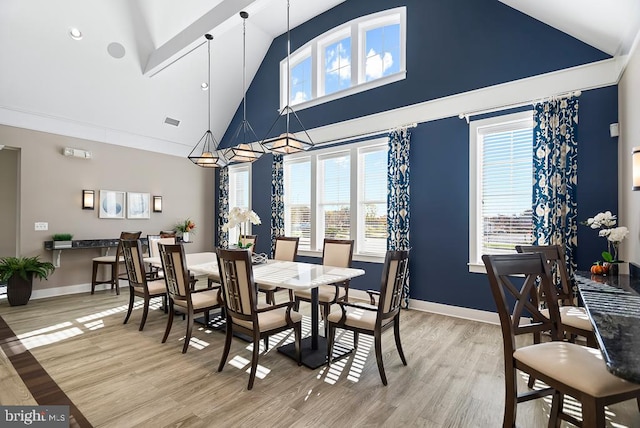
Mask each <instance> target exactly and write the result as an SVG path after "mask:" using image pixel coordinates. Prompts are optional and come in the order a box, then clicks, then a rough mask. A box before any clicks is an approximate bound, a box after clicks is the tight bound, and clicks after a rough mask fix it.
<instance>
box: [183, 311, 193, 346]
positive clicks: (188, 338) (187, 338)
mask: <svg viewBox="0 0 640 428" xmlns="http://www.w3.org/2000/svg"><path fill="white" fill-rule="evenodd" d="M192 331H193V311H188V314H187V334H186V336H185V338H184V345H182V353H183V354H185V353H186V352H187V349H189V341H191V333H192Z"/></svg>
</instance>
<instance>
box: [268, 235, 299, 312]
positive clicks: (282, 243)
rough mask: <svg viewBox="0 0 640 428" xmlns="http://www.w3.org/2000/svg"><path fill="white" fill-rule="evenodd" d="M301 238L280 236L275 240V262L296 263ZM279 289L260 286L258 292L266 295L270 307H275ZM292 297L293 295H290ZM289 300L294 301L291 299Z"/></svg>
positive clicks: (271, 286) (270, 286)
mask: <svg viewBox="0 0 640 428" xmlns="http://www.w3.org/2000/svg"><path fill="white" fill-rule="evenodd" d="M299 241H300V238H297V237H295V238H294V237H289V236H278V237H277V238H276V239H275V240H274V251H273V260H280V261H285V262H294V261H295V260H296V256H297V255H298V243H299ZM278 290H279V288H278V287H276V286H273V285H265V284H258V291H261V292H263V293H265V299H266V302H267V304H268V305H275V304H276V298H275V293H276V291H278ZM289 296H290V297H291V294H290V295H289ZM289 300H293V299H292V298H290V299H289Z"/></svg>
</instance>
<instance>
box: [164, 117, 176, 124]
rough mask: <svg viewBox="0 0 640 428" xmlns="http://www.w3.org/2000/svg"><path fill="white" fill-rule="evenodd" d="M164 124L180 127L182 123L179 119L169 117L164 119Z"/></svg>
mask: <svg viewBox="0 0 640 428" xmlns="http://www.w3.org/2000/svg"><path fill="white" fill-rule="evenodd" d="M164 123H166V124H167V125H173V126H178V125H180V121H179V120H178V119H174V118H172V117H169V116H167V117H165V118H164Z"/></svg>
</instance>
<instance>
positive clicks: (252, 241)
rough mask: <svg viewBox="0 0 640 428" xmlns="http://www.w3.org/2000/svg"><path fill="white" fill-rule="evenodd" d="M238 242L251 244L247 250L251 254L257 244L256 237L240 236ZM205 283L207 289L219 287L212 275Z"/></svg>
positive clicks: (216, 279)
mask: <svg viewBox="0 0 640 428" xmlns="http://www.w3.org/2000/svg"><path fill="white" fill-rule="evenodd" d="M238 242H241V243H242V245H243V246H245V245H247V244H251V247H250V248H249V250H250V251H251V252H252V253H255V251H256V244H257V243H258V235H242V237H241V238H240V239H239V241H238ZM232 245H233V244H232ZM207 283H208V285H209V287H212V286H214V285H216V284H217V285H218V286H219V284H218V278H217V277H215V276H213V275H209V276H208V277H207ZM267 303H268V302H267Z"/></svg>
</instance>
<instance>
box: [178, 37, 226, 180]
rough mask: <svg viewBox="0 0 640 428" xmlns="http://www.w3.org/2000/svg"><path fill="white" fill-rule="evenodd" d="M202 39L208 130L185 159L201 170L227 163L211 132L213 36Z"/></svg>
mask: <svg viewBox="0 0 640 428" xmlns="http://www.w3.org/2000/svg"><path fill="white" fill-rule="evenodd" d="M204 37H205V38H206V39H207V65H208V73H207V89H208V90H209V94H208V95H209V104H208V106H209V110H208V115H207V120H208V123H209V128H208V129H207V130H206V131H205V133H204V135H203V136H202V138H200V141H198V144H196V145H195V147H194V148H193V149H192V150H191V153H189V156H187V157H188V158H189V160H190V161H191V162H193V163H194V164H196V165H198V166H201V167H203V168H218V167H223V166H225V165H227V163H228V162H227V159H226V158H225V157H224V151H223V150H217V148H218V142H217V141H216V139H215V138H214V137H213V133H212V132H211V40H212V39H213V36H212V35H211V34H205V35H204Z"/></svg>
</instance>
